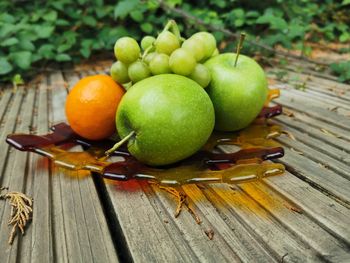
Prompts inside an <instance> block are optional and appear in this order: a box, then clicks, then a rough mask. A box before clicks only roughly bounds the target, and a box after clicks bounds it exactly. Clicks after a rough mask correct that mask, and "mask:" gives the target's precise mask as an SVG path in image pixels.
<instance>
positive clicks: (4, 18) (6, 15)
mask: <svg viewBox="0 0 350 263" xmlns="http://www.w3.org/2000/svg"><path fill="white" fill-rule="evenodd" d="M0 21H3V22H5V23H9V24H14V23H15V22H16V19H15V18H14V16H12V15H10V14H9V13H2V14H1V15H0Z"/></svg>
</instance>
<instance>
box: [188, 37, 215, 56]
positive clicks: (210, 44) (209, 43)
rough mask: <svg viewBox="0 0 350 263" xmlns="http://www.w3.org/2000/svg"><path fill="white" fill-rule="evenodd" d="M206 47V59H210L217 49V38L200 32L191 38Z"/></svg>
mask: <svg viewBox="0 0 350 263" xmlns="http://www.w3.org/2000/svg"><path fill="white" fill-rule="evenodd" d="M190 39H196V40H197V41H198V42H201V43H202V44H203V45H204V59H206V58H209V57H210V56H211V54H213V52H214V50H215V48H216V39H215V37H214V36H213V35H212V34H210V33H208V32H198V33H196V34H194V35H192V36H191V37H190Z"/></svg>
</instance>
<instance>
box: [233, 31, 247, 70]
mask: <svg viewBox="0 0 350 263" xmlns="http://www.w3.org/2000/svg"><path fill="white" fill-rule="evenodd" d="M244 39H245V33H241V36H240V37H239V42H238V45H237V51H236V59H235V65H234V66H235V67H236V66H237V61H238V57H239V54H240V53H241V48H242V46H243V41H244Z"/></svg>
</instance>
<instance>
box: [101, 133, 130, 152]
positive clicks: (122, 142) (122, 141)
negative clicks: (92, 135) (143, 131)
mask: <svg viewBox="0 0 350 263" xmlns="http://www.w3.org/2000/svg"><path fill="white" fill-rule="evenodd" d="M134 134H135V131H131V132H130V133H129V134H128V135H126V136H125V137H124V138H123V139H121V140H120V141H119V142H117V143H116V144H114V145H113V147H112V148H111V149H109V150H107V151H106V152H105V154H106V155H107V156H109V155H111V154H112V153H113V152H114V151H115V150H117V149H118V148H119V147H120V146H122V145H123V144H124V143H125V142H126V141H128V140H129V139H130V138H131V136H133V135H134Z"/></svg>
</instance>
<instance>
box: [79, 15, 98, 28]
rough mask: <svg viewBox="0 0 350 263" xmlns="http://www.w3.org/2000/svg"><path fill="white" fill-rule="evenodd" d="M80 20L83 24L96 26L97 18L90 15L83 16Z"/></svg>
mask: <svg viewBox="0 0 350 263" xmlns="http://www.w3.org/2000/svg"><path fill="white" fill-rule="evenodd" d="M82 21H83V23H84V24H85V25H88V26H96V24H97V20H96V19H95V18H94V17H92V16H83V17H82Z"/></svg>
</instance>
